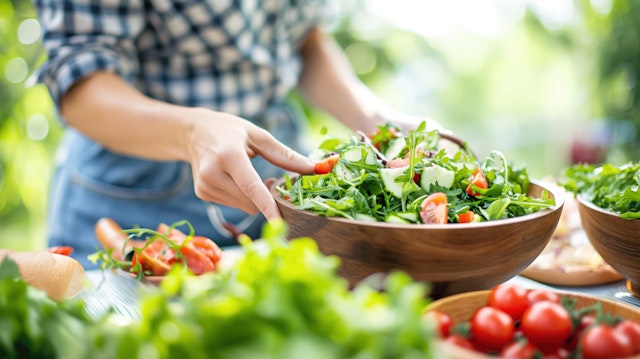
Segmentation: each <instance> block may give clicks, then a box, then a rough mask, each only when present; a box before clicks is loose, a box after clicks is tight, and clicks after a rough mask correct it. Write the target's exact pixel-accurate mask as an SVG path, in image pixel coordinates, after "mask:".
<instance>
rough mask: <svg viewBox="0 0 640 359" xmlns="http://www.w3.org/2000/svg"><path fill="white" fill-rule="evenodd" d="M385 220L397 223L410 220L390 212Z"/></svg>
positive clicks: (404, 222) (405, 222)
mask: <svg viewBox="0 0 640 359" xmlns="http://www.w3.org/2000/svg"><path fill="white" fill-rule="evenodd" d="M384 221H385V222H387V223H397V224H408V223H409V221H407V220H406V219H404V218H402V217H400V216H398V215H397V214H390V215H388V216H387V218H385V219H384Z"/></svg>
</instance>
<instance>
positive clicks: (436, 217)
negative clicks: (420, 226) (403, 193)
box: [420, 192, 449, 224]
mask: <svg viewBox="0 0 640 359" xmlns="http://www.w3.org/2000/svg"><path fill="white" fill-rule="evenodd" d="M420 217H421V218H422V222H423V223H429V224H446V223H447V222H448V219H449V215H448V211H447V195H446V194H444V193H443V192H436V193H432V194H430V195H429V196H428V197H427V198H425V199H424V201H422V211H420Z"/></svg>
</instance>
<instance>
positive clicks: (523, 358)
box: [500, 340, 539, 359]
mask: <svg viewBox="0 0 640 359" xmlns="http://www.w3.org/2000/svg"><path fill="white" fill-rule="evenodd" d="M538 353H539V352H538V349H537V348H536V347H535V346H533V344H531V343H529V342H528V341H520V340H518V341H515V342H512V343H509V344H507V345H505V346H504V347H503V348H502V350H500V358H505V359H531V358H536V355H539V354H538Z"/></svg>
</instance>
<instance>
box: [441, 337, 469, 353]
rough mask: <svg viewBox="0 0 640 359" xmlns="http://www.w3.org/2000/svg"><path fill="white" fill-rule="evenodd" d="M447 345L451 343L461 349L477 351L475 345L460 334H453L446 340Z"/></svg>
mask: <svg viewBox="0 0 640 359" xmlns="http://www.w3.org/2000/svg"><path fill="white" fill-rule="evenodd" d="M444 341H445V342H446V343H451V344H453V345H456V346H459V347H461V348H465V349H470V350H475V348H474V347H473V343H471V341H470V340H469V339H467V338H465V337H463V336H461V335H459V334H451V335H450V336H448V337H447V338H446V339H445V340H444Z"/></svg>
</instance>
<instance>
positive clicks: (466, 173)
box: [277, 122, 555, 224]
mask: <svg viewBox="0 0 640 359" xmlns="http://www.w3.org/2000/svg"><path fill="white" fill-rule="evenodd" d="M443 138H445V135H443V134H440V133H439V132H437V131H427V130H426V124H425V123H424V122H423V123H422V124H421V125H420V126H419V127H418V128H417V129H416V130H413V131H411V132H410V133H409V134H408V135H403V134H402V133H401V132H400V130H399V129H398V128H397V127H395V126H394V125H392V124H386V125H384V126H378V129H377V131H376V132H375V133H374V134H371V135H365V134H363V133H360V132H358V133H357V134H354V135H352V136H350V137H346V138H328V139H326V140H325V141H324V142H323V143H322V144H321V145H320V146H319V148H318V149H317V150H316V151H314V153H312V154H311V156H310V157H312V158H313V159H315V160H317V163H316V167H315V174H312V175H303V176H300V177H298V178H295V179H292V178H290V177H289V176H285V182H284V183H283V184H282V185H281V186H278V187H277V189H278V191H279V192H280V193H281V194H282V196H283V197H284V198H285V199H287V200H288V201H290V202H291V203H292V204H293V205H294V206H296V208H298V209H301V210H308V211H312V212H314V213H317V214H319V215H323V216H332V217H344V218H347V219H353V220H361V221H377V222H391V223H435V224H444V223H467V222H482V221H492V220H498V219H506V218H512V217H517V216H522V215H526V214H530V213H533V212H537V211H539V210H541V209H544V208H549V207H552V206H554V205H555V201H554V200H553V198H552V197H550V196H549V194H548V193H547V192H546V191H544V193H543V195H542V196H541V198H532V197H529V196H527V191H528V189H529V186H530V182H529V175H528V174H527V171H526V169H525V168H514V167H512V166H511V165H510V164H509V163H508V162H507V160H506V158H505V156H504V155H503V154H502V153H500V152H498V151H492V152H491V153H490V154H489V155H488V156H487V157H486V158H485V159H484V160H483V161H479V160H478V159H476V157H475V156H474V155H473V154H472V153H471V152H470V151H469V150H468V148H467V146H466V144H465V143H460V145H461V149H460V150H459V151H457V152H456V153H455V154H452V155H451V154H449V153H447V151H445V150H444V149H441V148H440V147H439V143H440V140H441V139H443Z"/></svg>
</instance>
